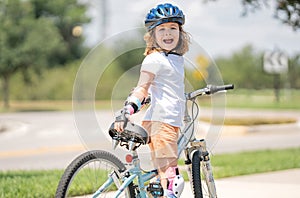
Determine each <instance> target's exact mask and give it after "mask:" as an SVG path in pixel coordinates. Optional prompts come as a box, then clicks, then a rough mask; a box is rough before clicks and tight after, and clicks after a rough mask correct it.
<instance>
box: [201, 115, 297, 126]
mask: <svg viewBox="0 0 300 198" xmlns="http://www.w3.org/2000/svg"><path fill="white" fill-rule="evenodd" d="M200 120H201V121H204V122H211V123H212V124H214V123H213V121H212V120H211V119H210V118H209V117H201V118H200ZM295 122H297V119H296V118H292V117H260V116H257V117H225V119H224V125H242V126H253V125H267V124H289V123H295ZM216 124H218V123H216Z"/></svg>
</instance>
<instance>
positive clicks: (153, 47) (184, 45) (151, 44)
mask: <svg viewBox="0 0 300 198" xmlns="http://www.w3.org/2000/svg"><path fill="white" fill-rule="evenodd" d="M154 30H155V28H153V29H151V30H150V31H148V32H147V33H146V34H145V35H144V40H145V42H146V49H145V52H144V55H145V56H147V55H149V54H151V53H153V52H162V51H164V50H163V49H162V48H160V47H159V46H158V44H157V43H156V41H155V31H154ZM179 31H180V36H179V41H178V44H177V46H176V48H175V49H174V50H172V52H175V53H177V54H179V55H181V56H182V55H184V54H185V53H186V52H187V51H188V50H189V44H190V35H189V34H188V33H187V32H185V31H184V30H183V28H182V27H181V26H179Z"/></svg>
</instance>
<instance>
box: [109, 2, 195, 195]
mask: <svg viewBox="0 0 300 198" xmlns="http://www.w3.org/2000/svg"><path fill="white" fill-rule="evenodd" d="M184 23H185V16H184V14H183V12H182V11H181V10H180V9H179V8H178V7H176V6H174V5H172V4H169V3H166V4H160V5H158V6H157V7H155V8H153V9H151V10H150V11H149V13H148V14H147V16H146V19H145V26H146V28H147V33H146V34H145V36H144V40H145V41H146V45H147V46H146V49H145V53H144V55H145V56H146V57H145V59H144V61H143V62H142V66H141V70H140V77H139V81H138V84H137V86H136V87H135V88H134V89H133V91H132V92H131V93H130V95H129V97H128V98H127V100H126V102H125V105H124V108H123V109H122V110H121V111H120V114H119V115H117V116H116V120H115V125H114V127H115V129H116V130H117V131H118V132H122V131H123V130H124V128H125V126H126V124H127V122H128V120H129V116H130V115H132V114H134V113H137V112H138V111H139V110H140V109H141V106H142V105H141V104H142V103H143V101H144V100H145V99H146V98H147V97H148V94H151V105H150V107H149V108H148V109H147V111H146V115H145V117H144V119H143V121H142V126H143V127H144V128H145V129H146V130H147V131H148V133H149V136H150V137H151V142H150V143H149V147H150V150H151V158H152V162H153V165H154V166H155V168H157V169H158V174H159V178H157V179H158V180H159V181H160V184H161V186H162V187H163V189H164V197H176V196H175V195H174V188H176V190H177V191H178V189H181V191H182V190H183V185H184V183H183V180H182V179H179V178H180V177H178V175H179V171H178V167H177V159H178V156H177V151H178V150H177V139H178V133H179V129H180V127H181V126H182V120H183V115H184V112H185V100H186V99H185V94H184V93H185V92H184V91H185V90H184V64H183V63H184V59H183V55H184V54H185V53H186V52H187V51H188V47H189V40H190V38H189V35H188V34H187V33H186V32H185V31H184V30H183V27H182V26H183V25H184ZM175 184H176V185H175ZM179 196H180V193H179ZM179 196H178V194H177V197H179Z"/></svg>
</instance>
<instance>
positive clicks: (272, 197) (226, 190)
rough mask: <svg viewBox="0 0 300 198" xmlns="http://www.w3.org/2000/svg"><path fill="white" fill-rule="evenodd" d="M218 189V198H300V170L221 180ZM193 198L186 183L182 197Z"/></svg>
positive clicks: (217, 182) (217, 181)
mask: <svg viewBox="0 0 300 198" xmlns="http://www.w3.org/2000/svg"><path fill="white" fill-rule="evenodd" d="M279 163H280V162H279ZM216 188H217V193H218V198H283V197H292V198H300V169H291V170H284V171H277V172H269V173H261V174H254V175H247V176H238V177H231V178H225V179H219V180H216ZM193 196H194V195H193V194H192V191H191V188H190V184H189V183H186V184H185V187H184V192H183V193H182V195H181V197H182V198H187V197H193Z"/></svg>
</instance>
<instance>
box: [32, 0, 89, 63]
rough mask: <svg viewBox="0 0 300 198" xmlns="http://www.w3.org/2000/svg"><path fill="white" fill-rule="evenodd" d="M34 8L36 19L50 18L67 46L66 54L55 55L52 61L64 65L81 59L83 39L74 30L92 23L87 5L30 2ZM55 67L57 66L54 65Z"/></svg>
mask: <svg viewBox="0 0 300 198" xmlns="http://www.w3.org/2000/svg"><path fill="white" fill-rule="evenodd" d="M30 1H31V2H32V4H33V8H34V17H35V18H36V19H39V18H44V17H46V18H49V19H51V20H52V21H53V23H54V24H55V26H56V27H57V28H58V30H59V32H60V34H61V36H62V38H63V42H64V44H65V46H66V50H65V51H64V53H61V52H60V53H55V54H54V55H53V58H52V59H51V60H52V61H54V63H55V62H59V63H61V64H64V63H66V62H68V61H72V60H74V59H78V58H81V57H82V56H83V55H84V53H85V50H84V48H83V45H82V44H83V37H81V36H80V33H79V34H77V35H76V34H74V31H73V30H74V28H81V26H82V25H83V24H84V23H87V22H89V21H90V19H89V18H88V17H87V16H86V15H85V12H86V9H87V8H86V5H84V4H79V3H78V1H77V0H55V1H49V0H30ZM53 65H55V64H53Z"/></svg>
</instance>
